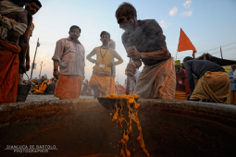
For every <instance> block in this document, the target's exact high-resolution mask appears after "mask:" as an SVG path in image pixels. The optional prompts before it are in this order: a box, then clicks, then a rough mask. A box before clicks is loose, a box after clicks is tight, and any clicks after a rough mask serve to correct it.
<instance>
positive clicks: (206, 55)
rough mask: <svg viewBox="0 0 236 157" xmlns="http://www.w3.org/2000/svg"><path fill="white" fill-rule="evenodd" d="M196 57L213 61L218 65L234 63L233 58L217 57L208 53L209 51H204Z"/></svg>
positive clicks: (235, 62)
mask: <svg viewBox="0 0 236 157" xmlns="http://www.w3.org/2000/svg"><path fill="white" fill-rule="evenodd" d="M196 59H199V60H208V61H211V62H214V63H216V64H219V65H220V66H225V65H232V64H236V61H235V60H228V59H221V58H217V57H214V56H212V55H210V54H209V53H204V54H202V55H201V56H199V57H197V58H196Z"/></svg>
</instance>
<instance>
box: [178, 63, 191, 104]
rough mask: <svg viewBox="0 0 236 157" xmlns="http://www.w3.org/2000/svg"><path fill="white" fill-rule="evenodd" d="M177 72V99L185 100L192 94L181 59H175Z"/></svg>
mask: <svg viewBox="0 0 236 157" xmlns="http://www.w3.org/2000/svg"><path fill="white" fill-rule="evenodd" d="M175 72H176V91H175V100H181V101H184V100H186V99H187V97H188V95H189V94H190V88H189V85H188V79H187V76H186V72H185V70H184V69H183V68H182V65H181V63H180V60H176V61H175Z"/></svg>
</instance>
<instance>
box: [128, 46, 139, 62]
mask: <svg viewBox="0 0 236 157" xmlns="http://www.w3.org/2000/svg"><path fill="white" fill-rule="evenodd" d="M126 52H127V53H128V57H132V59H141V55H140V52H139V51H138V50H137V49H136V47H135V46H130V47H128V48H127V49H126Z"/></svg>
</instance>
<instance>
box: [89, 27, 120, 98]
mask: <svg viewBox="0 0 236 157" xmlns="http://www.w3.org/2000/svg"><path fill="white" fill-rule="evenodd" d="M100 37H101V39H100V40H101V41H102V46H99V47H96V48H94V49H93V50H92V52H90V54H88V55H87V57H86V58H87V60H89V61H90V62H92V63H94V64H95V66H94V67H93V74H92V77H91V79H90V82H89V85H90V87H91V88H92V89H93V91H94V98H97V97H99V96H100V94H101V95H102V96H106V95H107V94H108V93H109V87H110V79H111V66H116V65H119V64H121V63H122V62H123V59H122V58H121V57H120V55H119V54H118V53H117V52H116V51H115V50H114V49H112V48H110V47H108V42H109V41H110V34H109V33H108V32H106V31H102V32H101V34H100ZM94 55H96V60H95V59H92V57H93V56H94ZM114 58H116V59H118V61H116V62H113V59H114Z"/></svg>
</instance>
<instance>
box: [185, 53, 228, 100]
mask: <svg viewBox="0 0 236 157" xmlns="http://www.w3.org/2000/svg"><path fill="white" fill-rule="evenodd" d="M183 65H184V69H185V71H186V75H187V78H188V84H189V87H190V92H191V97H190V100H192V101H199V100H203V99H206V101H208V100H213V101H210V102H217V103H224V102H225V101H226V99H227V97H228V95H229V88H230V80H229V76H228V74H227V73H226V71H225V70H224V68H222V67H221V66H220V65H218V64H216V63H213V62H210V61H207V60H196V59H193V58H192V57H185V58H184V60H183ZM193 74H194V75H195V76H197V77H198V78H199V80H198V82H197V84H196V86H195V85H194V78H193Z"/></svg>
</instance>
